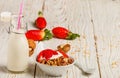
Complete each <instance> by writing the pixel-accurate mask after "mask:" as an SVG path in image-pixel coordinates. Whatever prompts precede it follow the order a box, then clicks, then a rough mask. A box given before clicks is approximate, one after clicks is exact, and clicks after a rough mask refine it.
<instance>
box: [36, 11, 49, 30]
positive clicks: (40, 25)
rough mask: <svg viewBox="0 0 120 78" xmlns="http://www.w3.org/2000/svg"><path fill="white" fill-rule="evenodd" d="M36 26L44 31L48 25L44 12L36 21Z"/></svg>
mask: <svg viewBox="0 0 120 78" xmlns="http://www.w3.org/2000/svg"><path fill="white" fill-rule="evenodd" d="M35 25H36V27H38V28H39V29H44V28H45V27H46V25H47V22H46V19H45V18H44V17H43V14H42V12H39V17H38V18H37V19H36V20H35Z"/></svg>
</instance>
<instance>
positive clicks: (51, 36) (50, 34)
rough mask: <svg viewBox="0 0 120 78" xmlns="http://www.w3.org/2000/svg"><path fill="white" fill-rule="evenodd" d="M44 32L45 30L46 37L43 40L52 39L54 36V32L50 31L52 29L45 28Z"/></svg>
mask: <svg viewBox="0 0 120 78" xmlns="http://www.w3.org/2000/svg"><path fill="white" fill-rule="evenodd" d="M44 32H45V37H44V39H43V40H49V39H52V38H53V35H52V33H51V32H50V30H48V29H45V30H44Z"/></svg>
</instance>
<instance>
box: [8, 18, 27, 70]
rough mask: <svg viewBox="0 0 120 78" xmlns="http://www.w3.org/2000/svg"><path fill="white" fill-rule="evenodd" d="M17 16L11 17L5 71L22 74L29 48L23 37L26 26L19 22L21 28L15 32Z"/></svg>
mask: <svg viewBox="0 0 120 78" xmlns="http://www.w3.org/2000/svg"><path fill="white" fill-rule="evenodd" d="M17 18H18V17H17V16H13V17H12V20H11V26H10V36H9V40H8V57H7V69H8V70H9V71H12V72H23V71H25V70H26V69H27V67H28V58H29V46H28V41H27V39H26V36H25V32H26V25H25V24H24V23H23V22H24V21H23V19H22V20H21V28H20V29H19V30H17Z"/></svg>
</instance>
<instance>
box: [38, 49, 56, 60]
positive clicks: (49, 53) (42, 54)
mask: <svg viewBox="0 0 120 78" xmlns="http://www.w3.org/2000/svg"><path fill="white" fill-rule="evenodd" d="M57 54H58V53H57V52H56V51H54V50H52V49H45V50H42V51H41V52H40V53H39V55H38V56H37V61H38V62H40V59H41V57H43V58H45V59H46V60H49V59H50V57H52V56H53V55H57Z"/></svg>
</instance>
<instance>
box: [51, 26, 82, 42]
mask: <svg viewBox="0 0 120 78" xmlns="http://www.w3.org/2000/svg"><path fill="white" fill-rule="evenodd" d="M52 33H53V35H54V36H55V37H57V38H60V39H67V40H74V39H76V38H77V37H80V35H79V34H76V33H72V32H70V31H69V30H68V29H66V28H64V27H55V28H53V29H52Z"/></svg>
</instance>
